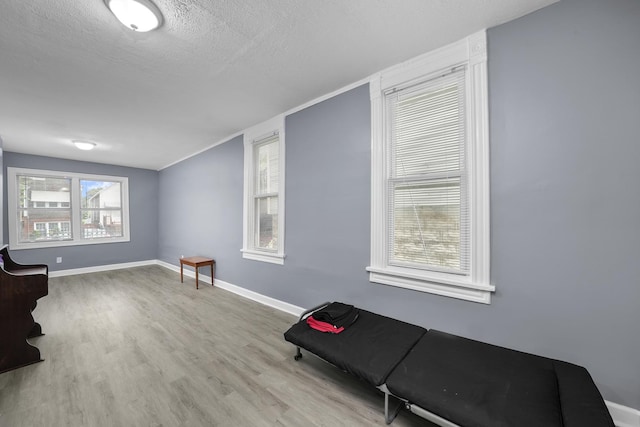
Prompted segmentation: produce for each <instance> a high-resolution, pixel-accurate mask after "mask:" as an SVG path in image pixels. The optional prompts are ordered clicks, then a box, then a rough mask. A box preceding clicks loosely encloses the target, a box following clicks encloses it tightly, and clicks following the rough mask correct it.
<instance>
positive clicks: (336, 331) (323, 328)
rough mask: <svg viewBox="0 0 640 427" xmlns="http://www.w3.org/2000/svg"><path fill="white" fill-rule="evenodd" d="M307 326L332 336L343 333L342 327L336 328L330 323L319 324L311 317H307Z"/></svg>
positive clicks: (319, 322)
mask: <svg viewBox="0 0 640 427" xmlns="http://www.w3.org/2000/svg"><path fill="white" fill-rule="evenodd" d="M307 325H309V326H310V327H311V328H313V329H315V330H317V331H320V332H330V333H332V334H339V333H340V332H342V331H344V328H343V327H339V328H336V327H335V326H333V325H332V324H331V323H327V322H321V321H320V320H316V319H314V318H313V317H312V316H309V317H307Z"/></svg>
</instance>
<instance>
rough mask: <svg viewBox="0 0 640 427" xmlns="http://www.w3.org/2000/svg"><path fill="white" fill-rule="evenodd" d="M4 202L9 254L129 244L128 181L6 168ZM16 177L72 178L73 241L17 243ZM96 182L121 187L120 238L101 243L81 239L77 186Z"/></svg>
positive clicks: (68, 173) (103, 176) (101, 239)
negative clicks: (106, 182)
mask: <svg viewBox="0 0 640 427" xmlns="http://www.w3.org/2000/svg"><path fill="white" fill-rule="evenodd" d="M7 175H8V176H7V198H8V215H9V219H8V223H9V247H10V248H11V249H12V250H21V249H41V248H53V247H60V246H82V245H101V244H109V243H123V242H129V241H130V240H131V238H130V230H129V178H127V177H121V176H109V175H93V174H86V173H75V172H60V171H49V170H42V169H24V168H14V167H8V168H7ZM18 175H33V176H48V177H60V178H71V181H72V182H71V232H72V235H73V236H76V237H74V239H73V240H50V241H42V242H29V243H19V242H18V229H17V227H18V225H17V222H16V218H17V217H18V195H17V186H16V178H17V176H18ZM81 179H84V180H96V181H113V182H119V183H120V186H121V187H120V191H121V192H122V236H121V237H110V238H100V239H95V240H92V239H83V238H81V237H80V236H81V235H82V229H81V224H80V222H81V221H80V217H81V214H80V211H81V209H80V205H81V195H80V185H79V184H78V182H79V180H81Z"/></svg>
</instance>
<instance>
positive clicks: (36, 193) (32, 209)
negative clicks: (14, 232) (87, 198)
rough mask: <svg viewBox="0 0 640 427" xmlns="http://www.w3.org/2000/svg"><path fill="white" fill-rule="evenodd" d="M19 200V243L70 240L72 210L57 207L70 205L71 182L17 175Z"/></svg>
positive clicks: (67, 179)
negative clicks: (64, 204)
mask: <svg viewBox="0 0 640 427" xmlns="http://www.w3.org/2000/svg"><path fill="white" fill-rule="evenodd" d="M16 178H17V183H16V185H17V187H18V188H17V190H18V197H19V206H18V218H17V221H18V224H19V226H18V230H19V241H20V242H35V241H42V240H70V239H72V238H73V236H72V234H71V228H70V227H69V226H67V227H65V229H64V231H63V229H62V227H61V225H60V224H67V225H69V224H71V208H70V207H69V206H67V207H60V206H59V204H61V203H67V204H69V203H70V200H71V179H70V178H64V177H61V178H58V177H45V176H29V175H17V177H16Z"/></svg>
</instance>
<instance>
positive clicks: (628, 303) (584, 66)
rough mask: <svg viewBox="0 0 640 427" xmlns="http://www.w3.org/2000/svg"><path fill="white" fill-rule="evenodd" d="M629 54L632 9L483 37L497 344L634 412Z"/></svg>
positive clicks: (639, 272)
mask: <svg viewBox="0 0 640 427" xmlns="http://www.w3.org/2000/svg"><path fill="white" fill-rule="evenodd" d="M639 46H640V2H638V1H637V0H615V1H611V0H607V1H604V0H601V1H596V0H589V1H584V0H582V1H578V0H564V1H561V2H560V3H558V4H556V5H553V6H551V7H548V8H545V9H543V10H541V11H539V12H537V13H534V14H532V15H529V16H527V17H524V18H522V19H519V20H517V21H513V22H510V23H507V24H505V25H502V26H499V27H497V28H494V29H492V30H491V31H490V32H489V84H490V90H489V92H490V95H491V112H490V114H491V135H492V137H491V144H492V145H491V150H492V156H491V161H492V167H491V178H492V203H491V208H492V239H493V240H492V257H493V262H492V278H493V280H494V281H495V283H496V285H497V286H498V290H499V292H498V297H497V298H496V304H495V311H494V309H493V307H492V308H491V309H490V310H491V317H492V321H493V322H492V323H494V324H495V325H494V327H496V328H500V329H503V330H504V332H502V333H500V335H501V336H497V335H496V339H499V340H500V341H501V342H506V343H514V344H516V345H518V346H519V347H522V348H524V349H530V350H534V351H537V350H538V349H540V350H541V351H543V352H544V353H546V354H550V355H552V356H555V357H558V358H563V359H568V360H572V361H575V362H576V363H578V364H583V365H585V366H587V367H588V368H589V369H590V370H591V372H592V374H593V376H594V377H595V380H596V381H597V382H598V384H599V386H600V389H601V391H602V392H603V394H604V395H605V397H606V398H607V399H609V400H612V401H614V402H618V403H622V404H626V405H628V406H631V407H635V408H640V339H638V336H639V335H638V325H640V310H639V309H638V306H639V304H640V287H639V286H638V283H639V282H638V278H639V277H640V263H639V262H638V260H639V259H640V227H638V219H640V196H639V195H640V193H639V192H638V190H637V183H639V182H640V167H639V165H638V160H640V79H638V75H640V50H639ZM500 323H502V325H500ZM494 334H495V332H494V331H492V332H490V333H488V335H494Z"/></svg>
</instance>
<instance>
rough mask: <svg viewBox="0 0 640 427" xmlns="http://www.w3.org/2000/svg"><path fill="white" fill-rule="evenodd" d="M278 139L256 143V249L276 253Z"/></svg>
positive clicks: (274, 136) (272, 136) (276, 136)
mask: <svg viewBox="0 0 640 427" xmlns="http://www.w3.org/2000/svg"><path fill="white" fill-rule="evenodd" d="M278 142H279V136H278V134H277V133H274V134H273V135H271V136H268V137H266V138H263V139H261V140H258V141H256V142H255V143H254V156H255V157H254V165H255V168H256V169H255V184H254V188H255V194H254V212H255V222H254V245H255V247H256V248H260V249H265V250H271V251H275V250H277V248H278V189H279V184H280V183H279V177H280V158H279V150H280V148H279V146H278Z"/></svg>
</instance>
